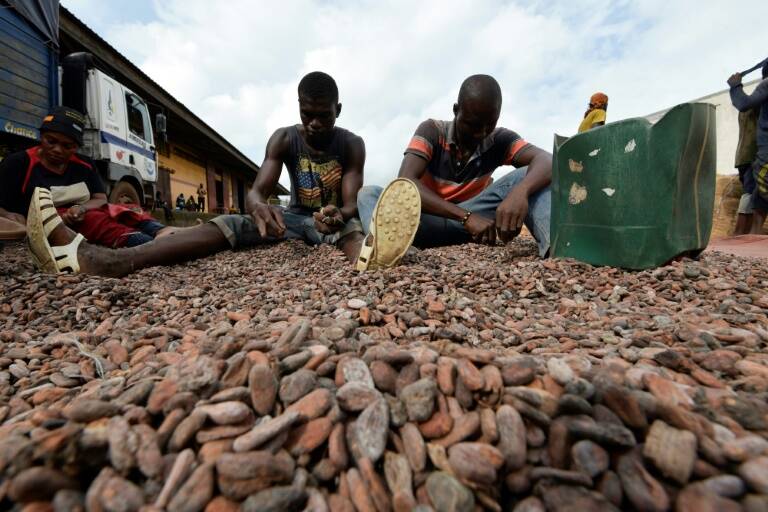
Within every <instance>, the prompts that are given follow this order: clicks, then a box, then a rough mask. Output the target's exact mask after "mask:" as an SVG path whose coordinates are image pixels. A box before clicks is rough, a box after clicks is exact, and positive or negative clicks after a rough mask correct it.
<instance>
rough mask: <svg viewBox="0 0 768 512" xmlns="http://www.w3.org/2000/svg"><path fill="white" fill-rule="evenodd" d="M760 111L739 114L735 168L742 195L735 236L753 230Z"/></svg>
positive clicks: (754, 110) (734, 231)
mask: <svg viewBox="0 0 768 512" xmlns="http://www.w3.org/2000/svg"><path fill="white" fill-rule="evenodd" d="M759 115H760V109H756V108H755V109H752V110H748V111H746V112H739V144H738V146H736V159H735V160H736V161H735V162H734V167H736V169H737V170H738V171H739V181H740V182H741V189H742V195H741V200H740V201H739V209H738V211H737V214H736V227H735V228H734V230H733V234H734V235H745V234H747V233H749V230H750V229H751V228H752V212H753V211H754V201H753V200H752V194H753V193H754V192H755V177H754V176H753V175H752V162H754V161H755V157H756V156H757V118H758V116H759Z"/></svg>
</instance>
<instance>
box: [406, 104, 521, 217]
mask: <svg viewBox="0 0 768 512" xmlns="http://www.w3.org/2000/svg"><path fill="white" fill-rule="evenodd" d="M529 145H530V144H528V143H527V142H526V141H525V140H523V138H522V137H520V136H519V135H518V134H517V133H515V132H513V131H512V130H507V129H506V128H496V129H495V130H493V132H492V133H491V134H490V135H489V136H487V137H486V138H485V139H484V140H483V141H482V142H481V143H480V144H479V145H478V146H477V149H476V150H475V152H474V153H473V154H472V156H471V157H470V158H469V160H468V161H467V163H466V164H464V166H462V165H461V163H460V162H459V148H458V145H457V142H456V135H455V128H454V122H453V121H437V120H434V119H428V120H426V121H424V122H423V123H421V124H420V125H419V127H418V128H417V129H416V133H415V134H414V135H413V138H411V142H410V143H409V144H408V147H407V148H406V150H405V154H409V153H410V154H412V155H416V156H419V157H421V158H423V159H425V160H426V161H427V170H426V172H425V173H424V175H423V176H422V177H421V182H422V183H423V184H424V185H425V186H427V187H428V188H429V189H431V190H433V191H434V192H435V193H437V195H439V196H440V197H441V198H443V199H445V200H446V201H450V202H452V203H461V202H463V201H466V200H468V199H471V198H472V197H474V196H476V195H477V194H479V193H480V192H482V191H483V190H485V188H486V187H487V186H488V185H490V184H491V174H493V171H495V170H496V169H497V168H498V167H500V166H502V165H515V166H517V165H516V164H517V157H518V156H519V155H520V154H521V151H523V150H524V149H525V148H527V147H528V146H529Z"/></svg>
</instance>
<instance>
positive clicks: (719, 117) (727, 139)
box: [646, 80, 760, 174]
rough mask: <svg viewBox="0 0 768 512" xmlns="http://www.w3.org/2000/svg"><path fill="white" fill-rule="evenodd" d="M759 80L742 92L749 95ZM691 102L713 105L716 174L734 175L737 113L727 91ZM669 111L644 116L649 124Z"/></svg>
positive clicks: (752, 82)
mask: <svg viewBox="0 0 768 512" xmlns="http://www.w3.org/2000/svg"><path fill="white" fill-rule="evenodd" d="M758 83H760V80H753V81H751V82H747V83H746V84H745V85H744V91H745V92H746V93H747V94H751V93H752V91H754V90H755V87H756V86H757V84H758ZM692 102H703V103H711V104H713V105H714V106H715V107H716V108H715V112H716V122H717V174H735V173H736V169H735V168H734V167H733V163H734V158H735V154H736V146H737V144H738V143H739V111H738V110H736V109H735V108H734V106H733V105H731V97H730V95H729V93H728V89H726V90H723V91H720V92H716V93H714V94H710V95H709V96H704V97H703V98H699V99H697V100H692ZM668 110H669V109H665V110H662V111H660V112H655V113H653V114H650V115H648V116H646V118H647V119H648V120H649V121H651V122H656V121H658V120H659V119H660V118H661V117H662V116H663V115H664V114H665V113H666V112H667V111H668Z"/></svg>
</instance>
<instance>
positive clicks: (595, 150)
mask: <svg viewBox="0 0 768 512" xmlns="http://www.w3.org/2000/svg"><path fill="white" fill-rule="evenodd" d="M599 152H600V148H597V149H593V150H592V151H590V152H589V156H597V154H598V153H599Z"/></svg>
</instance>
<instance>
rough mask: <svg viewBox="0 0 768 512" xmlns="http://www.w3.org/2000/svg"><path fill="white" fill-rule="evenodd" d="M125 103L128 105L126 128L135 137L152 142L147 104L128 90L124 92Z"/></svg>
mask: <svg viewBox="0 0 768 512" xmlns="http://www.w3.org/2000/svg"><path fill="white" fill-rule="evenodd" d="M125 103H126V105H127V106H128V129H129V130H131V133H133V134H134V135H136V136H137V137H141V138H142V139H143V140H145V141H147V142H149V143H150V144H152V131H151V129H150V124H149V112H148V111H147V106H146V105H145V104H144V102H143V101H141V99H139V97H138V96H136V95H135V94H132V93H130V92H127V93H125Z"/></svg>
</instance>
